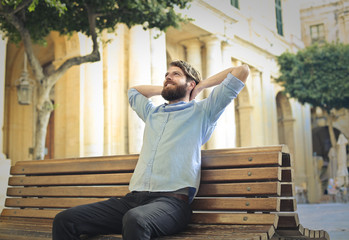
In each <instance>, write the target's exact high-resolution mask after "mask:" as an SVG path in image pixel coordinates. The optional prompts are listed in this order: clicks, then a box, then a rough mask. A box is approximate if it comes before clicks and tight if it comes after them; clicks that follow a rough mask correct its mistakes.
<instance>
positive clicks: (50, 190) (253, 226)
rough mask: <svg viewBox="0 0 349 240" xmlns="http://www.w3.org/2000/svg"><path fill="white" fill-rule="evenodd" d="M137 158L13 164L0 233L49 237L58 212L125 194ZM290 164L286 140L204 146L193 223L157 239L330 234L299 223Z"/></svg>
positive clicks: (325, 236) (320, 236)
mask: <svg viewBox="0 0 349 240" xmlns="http://www.w3.org/2000/svg"><path fill="white" fill-rule="evenodd" d="M137 160H138V155H137V154H133V155H117V156H103V157H87V158H70V159H51V160H42V161H20V162H17V163H16V165H15V166H13V167H12V168H11V175H12V176H11V177H10V179H9V188H8V191H7V196H8V198H7V199H6V202H5V207H6V208H5V209H4V210H3V211H2V213H1V217H0V239H51V227H52V220H53V218H54V217H55V215H56V214H57V213H59V212H60V211H62V210H64V209H67V208H70V207H73V206H77V205H81V204H87V203H93V202H97V201H102V200H106V199H108V198H109V197H112V196H113V197H121V196H124V195H125V194H127V193H128V192H129V190H128V184H129V181H130V178H131V175H132V172H133V170H134V168H135V165H136V163H137ZM291 163H292V161H291V158H290V155H289V154H288V150H287V147H286V146H284V145H281V146H266V147H254V148H234V149H216V150H203V151H202V172H201V184H200V189H199V191H198V194H197V196H196V198H195V200H194V202H193V203H192V208H193V211H194V213H193V216H192V223H191V224H190V225H189V226H188V228H187V229H186V230H185V231H183V232H181V233H178V234H176V235H173V236H166V237H160V238H157V239H292V238H294V239H323V240H325V239H329V236H328V234H327V233H326V232H325V231H323V230H317V231H315V230H309V229H305V228H303V226H302V225H301V224H300V223H299V219H298V215H297V212H296V210H297V206H296V200H295V197H294V196H295V191H294V183H293V169H292V167H291ZM89 239H121V235H106V236H96V237H94V238H89Z"/></svg>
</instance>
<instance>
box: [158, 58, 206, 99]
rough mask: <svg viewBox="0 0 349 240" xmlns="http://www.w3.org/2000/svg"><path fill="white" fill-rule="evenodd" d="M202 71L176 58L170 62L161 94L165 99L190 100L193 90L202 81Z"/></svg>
mask: <svg viewBox="0 0 349 240" xmlns="http://www.w3.org/2000/svg"><path fill="white" fill-rule="evenodd" d="M200 80H201V76H200V73H199V72H198V71H197V70H196V69H194V68H193V67H192V66H191V65H190V64H189V63H187V62H184V61H182V60H176V61H173V62H171V63H170V67H169V69H168V71H167V73H166V75H165V81H164V88H163V90H162V92H161V95H162V97H163V98H164V99H166V100H168V101H170V103H171V102H173V101H178V100H186V98H187V100H189V97H190V93H191V91H192V90H193V89H194V88H195V86H196V85H197V84H198V83H199V82H200Z"/></svg>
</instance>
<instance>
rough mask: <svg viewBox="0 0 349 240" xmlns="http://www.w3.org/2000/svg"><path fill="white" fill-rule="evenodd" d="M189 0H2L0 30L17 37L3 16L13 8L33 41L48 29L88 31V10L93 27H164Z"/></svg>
mask: <svg viewBox="0 0 349 240" xmlns="http://www.w3.org/2000/svg"><path fill="white" fill-rule="evenodd" d="M190 1H191V0H133V1H125V0H75V1H71V0H29V1H28V0H23V1H21V0H2V1H1V6H0V10H1V11H0V30H1V31H3V33H4V37H7V38H8V39H9V40H10V41H11V42H15V43H18V42H20V41H21V35H20V33H19V32H18V30H17V29H16V28H15V27H14V26H13V24H12V23H11V22H9V21H8V19H6V18H5V17H4V16H5V14H7V13H10V12H16V14H15V15H16V16H17V17H18V18H19V19H20V20H21V21H22V22H23V23H24V24H25V28H26V29H28V31H29V32H30V35H31V38H32V40H33V41H34V42H35V43H40V42H43V41H44V40H45V37H46V36H47V35H48V34H49V33H50V32H51V31H58V32H60V33H61V34H65V35H66V34H72V33H73V32H82V33H85V34H86V35H88V36H90V35H91V32H90V31H91V29H90V24H89V20H88V15H89V14H95V15H96V31H97V32H101V31H102V30H104V29H109V30H110V31H114V29H115V26H116V24H117V23H125V24H126V25H127V26H128V27H131V26H133V25H137V24H141V25H143V26H144V28H145V29H148V28H158V29H160V30H166V29H167V28H168V27H170V26H174V27H178V25H179V23H180V22H183V21H186V20H187V19H186V18H185V17H183V16H182V15H181V14H179V13H176V12H175V10H174V8H175V7H178V8H180V9H184V8H186V7H188V3H189V2H190Z"/></svg>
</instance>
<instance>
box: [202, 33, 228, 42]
mask: <svg viewBox="0 0 349 240" xmlns="http://www.w3.org/2000/svg"><path fill="white" fill-rule="evenodd" d="M199 40H200V41H203V42H204V43H206V44H212V43H216V42H223V41H225V40H226V38H224V37H223V36H221V35H213V34H212V35H207V36H202V37H199Z"/></svg>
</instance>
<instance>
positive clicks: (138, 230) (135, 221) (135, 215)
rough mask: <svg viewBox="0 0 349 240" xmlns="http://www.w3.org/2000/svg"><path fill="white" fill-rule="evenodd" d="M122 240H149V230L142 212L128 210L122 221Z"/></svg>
mask: <svg viewBox="0 0 349 240" xmlns="http://www.w3.org/2000/svg"><path fill="white" fill-rule="evenodd" d="M122 226H123V229H122V235H123V239H147V238H148V239H150V235H151V233H150V230H149V229H148V226H147V221H146V219H145V216H144V214H142V212H140V211H137V210H136V209H131V210H129V211H128V212H127V213H126V214H125V215H124V217H123V219H122Z"/></svg>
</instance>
